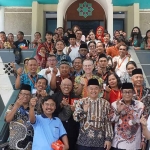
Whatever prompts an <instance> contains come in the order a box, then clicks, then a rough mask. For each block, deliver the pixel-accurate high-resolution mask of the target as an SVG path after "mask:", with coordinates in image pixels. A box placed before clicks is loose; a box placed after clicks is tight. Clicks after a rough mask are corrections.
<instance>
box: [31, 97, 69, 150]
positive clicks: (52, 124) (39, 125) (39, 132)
mask: <svg viewBox="0 0 150 150" xmlns="http://www.w3.org/2000/svg"><path fill="white" fill-rule="evenodd" d="M35 106H36V99H35V98H32V99H31V100H30V111H29V118H30V122H31V124H32V126H33V129H34V137H33V146H32V150H38V149H39V150H53V148H52V143H54V142H56V141H57V140H58V139H59V138H60V139H61V140H62V142H63V144H64V147H63V150H68V149H69V146H68V138H67V135H66V131H65V129H64V127H63V125H62V123H61V121H60V119H59V118H57V117H53V112H54V111H55V109H56V104H55V102H54V100H53V98H52V97H51V96H47V97H45V98H44V99H43V100H42V111H43V114H41V115H36V116H35V112H34V108H35Z"/></svg>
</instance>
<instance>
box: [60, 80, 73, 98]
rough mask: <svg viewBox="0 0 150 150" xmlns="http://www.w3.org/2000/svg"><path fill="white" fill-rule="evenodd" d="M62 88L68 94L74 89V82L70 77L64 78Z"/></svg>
mask: <svg viewBox="0 0 150 150" xmlns="http://www.w3.org/2000/svg"><path fill="white" fill-rule="evenodd" d="M60 88H61V91H62V93H63V94H64V95H68V94H69V93H70V92H71V90H72V82H71V81H70V80H69V79H64V80H63V81H62V82H61V85H60Z"/></svg>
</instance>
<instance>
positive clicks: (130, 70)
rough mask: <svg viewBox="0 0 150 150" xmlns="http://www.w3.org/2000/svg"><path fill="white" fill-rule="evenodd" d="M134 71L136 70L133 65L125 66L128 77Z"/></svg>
mask: <svg viewBox="0 0 150 150" xmlns="http://www.w3.org/2000/svg"><path fill="white" fill-rule="evenodd" d="M134 69H136V67H135V66H134V65H133V64H129V65H128V66H127V72H128V74H129V75H132V71H133V70H134Z"/></svg>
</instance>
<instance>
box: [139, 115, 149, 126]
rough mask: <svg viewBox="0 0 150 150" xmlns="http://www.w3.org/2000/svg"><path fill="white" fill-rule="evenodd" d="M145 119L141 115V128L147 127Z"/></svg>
mask: <svg viewBox="0 0 150 150" xmlns="http://www.w3.org/2000/svg"><path fill="white" fill-rule="evenodd" d="M145 117H146V116H145V115H142V117H141V119H140V122H141V124H142V126H147V120H146V118H145Z"/></svg>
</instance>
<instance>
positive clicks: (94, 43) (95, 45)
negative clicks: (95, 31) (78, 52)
mask: <svg viewBox="0 0 150 150" xmlns="http://www.w3.org/2000/svg"><path fill="white" fill-rule="evenodd" d="M91 43H93V44H94V45H95V47H96V42H95V41H90V42H89V43H88V47H89V46H90V44H91Z"/></svg>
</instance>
